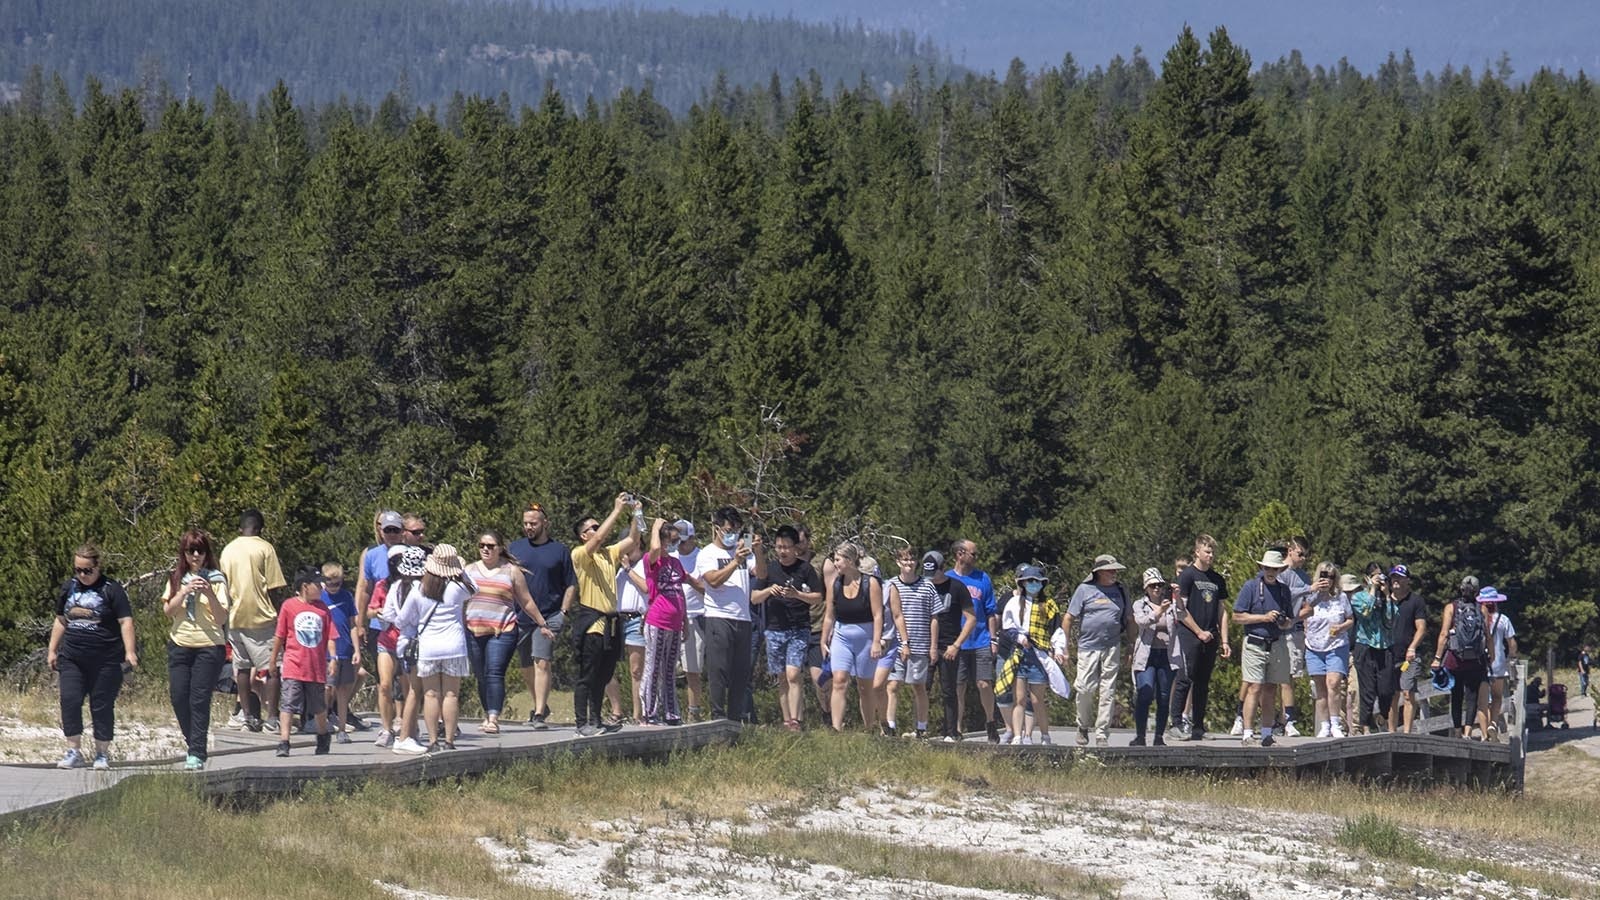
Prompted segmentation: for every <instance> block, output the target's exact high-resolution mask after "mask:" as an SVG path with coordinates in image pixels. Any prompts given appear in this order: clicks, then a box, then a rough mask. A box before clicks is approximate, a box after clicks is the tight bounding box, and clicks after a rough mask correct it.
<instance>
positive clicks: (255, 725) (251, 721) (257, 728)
mask: <svg viewBox="0 0 1600 900" xmlns="http://www.w3.org/2000/svg"><path fill="white" fill-rule="evenodd" d="M244 727H245V730H246V731H251V732H255V733H256V734H260V733H261V728H262V725H261V720H260V719H258V718H256V717H255V716H251V717H250V718H248V719H245V720H244Z"/></svg>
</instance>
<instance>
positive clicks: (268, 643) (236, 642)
mask: <svg viewBox="0 0 1600 900" xmlns="http://www.w3.org/2000/svg"><path fill="white" fill-rule="evenodd" d="M276 632H277V629H276V628H275V627H273V626H271V625H267V626H264V627H261V628H230V629H228V643H229V644H230V645H232V647H233V667H234V669H265V668H266V667H267V666H269V665H271V664H272V638H273V636H274V634H275V633H276Z"/></svg>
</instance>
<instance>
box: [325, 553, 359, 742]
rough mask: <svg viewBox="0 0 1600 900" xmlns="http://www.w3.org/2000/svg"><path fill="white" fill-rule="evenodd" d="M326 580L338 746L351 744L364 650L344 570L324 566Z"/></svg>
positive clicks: (331, 698)
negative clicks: (354, 700)
mask: <svg viewBox="0 0 1600 900" xmlns="http://www.w3.org/2000/svg"><path fill="white" fill-rule="evenodd" d="M322 577H323V578H325V579H326V581H325V582H324V584H323V589H322V602H323V604H324V605H325V606H327V607H328V615H329V617H331V618H332V619H333V659H334V667H333V670H332V672H331V673H330V675H329V678H328V702H327V706H328V708H329V709H330V710H332V711H333V713H334V715H333V721H334V722H335V723H337V725H336V727H335V728H334V729H333V732H334V735H333V740H334V742H335V743H339V744H348V743H350V734H349V727H350V726H353V725H354V720H352V719H351V716H350V698H352V697H354V696H355V693H356V673H357V672H358V671H360V669H361V648H360V647H359V646H358V645H357V644H356V641H355V640H354V638H353V637H352V635H351V632H352V630H353V629H354V625H355V621H356V598H355V595H354V594H352V593H350V590H349V589H348V588H346V587H345V586H344V567H343V566H340V565H339V564H338V563H328V564H327V565H325V566H323V567H322Z"/></svg>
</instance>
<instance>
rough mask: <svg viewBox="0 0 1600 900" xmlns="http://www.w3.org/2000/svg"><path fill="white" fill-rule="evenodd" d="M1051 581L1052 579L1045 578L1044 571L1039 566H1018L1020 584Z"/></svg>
mask: <svg viewBox="0 0 1600 900" xmlns="http://www.w3.org/2000/svg"><path fill="white" fill-rule="evenodd" d="M1049 580H1050V579H1048V578H1046V577H1044V570H1043V569H1041V568H1039V567H1038V566H1030V565H1021V566H1017V581H1019V582H1022V581H1049Z"/></svg>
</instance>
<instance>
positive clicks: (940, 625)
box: [922, 550, 978, 743]
mask: <svg viewBox="0 0 1600 900" xmlns="http://www.w3.org/2000/svg"><path fill="white" fill-rule="evenodd" d="M922 577H923V578H926V579H928V580H929V581H931V582H932V583H933V589H934V590H935V591H937V592H938V595H939V597H938V599H937V600H936V601H935V602H934V604H933V621H932V623H931V625H932V634H931V638H932V640H931V644H932V647H933V652H934V657H935V660H936V664H937V665H938V667H939V699H940V701H941V705H942V706H943V707H944V723H943V724H944V740H945V742H946V743H955V742H956V741H959V740H961V711H960V707H959V704H958V701H959V700H960V699H961V684H960V682H959V681H958V680H957V675H958V674H959V673H960V671H961V665H960V655H961V645H962V643H964V642H965V641H966V640H967V638H969V637H971V636H972V630H973V629H974V628H976V627H977V624H978V616H977V614H976V613H975V612H973V610H972V593H971V592H970V591H968V590H967V586H966V585H964V584H962V583H961V582H959V581H957V580H955V579H954V578H951V577H950V575H949V573H947V572H946V571H945V564H944V554H943V553H940V552H939V551H937V550H929V551H928V552H927V553H924V554H922Z"/></svg>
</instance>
